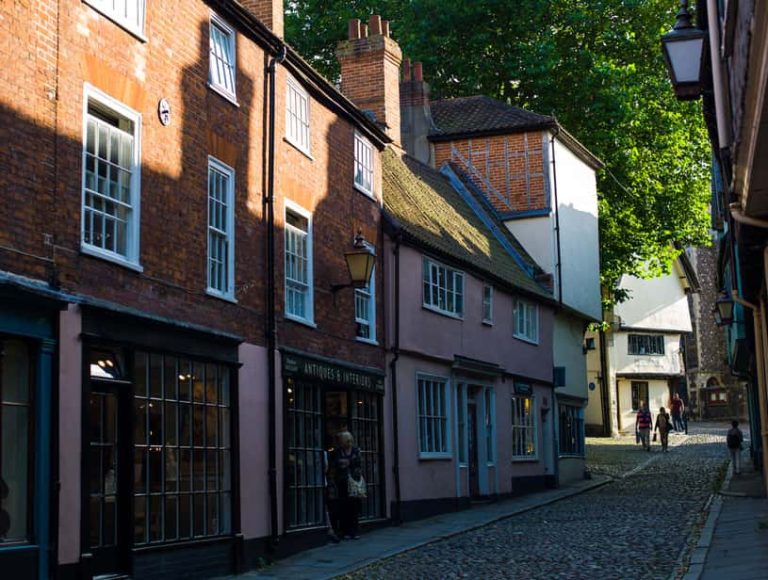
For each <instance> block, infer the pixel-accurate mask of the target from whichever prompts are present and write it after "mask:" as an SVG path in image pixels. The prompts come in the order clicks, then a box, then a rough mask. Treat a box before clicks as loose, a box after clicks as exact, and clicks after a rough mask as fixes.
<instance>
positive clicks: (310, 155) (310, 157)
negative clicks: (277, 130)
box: [283, 137, 315, 161]
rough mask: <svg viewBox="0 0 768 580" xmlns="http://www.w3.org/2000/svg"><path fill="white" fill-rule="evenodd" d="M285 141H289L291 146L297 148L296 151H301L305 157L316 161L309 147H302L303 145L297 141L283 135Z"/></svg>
mask: <svg viewBox="0 0 768 580" xmlns="http://www.w3.org/2000/svg"><path fill="white" fill-rule="evenodd" d="M283 141H285V142H286V143H288V145H290V146H291V147H293V148H294V149H296V151H298V152H299V153H301V154H302V155H303V156H304V157H306V158H307V159H309V160H310V161H314V160H315V158H314V157H312V154H311V153H310V152H309V149H304V147H302V146H301V145H298V144H297V143H296V142H294V141H293V140H292V139H290V138H288V137H283Z"/></svg>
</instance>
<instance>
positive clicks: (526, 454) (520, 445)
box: [512, 395, 538, 459]
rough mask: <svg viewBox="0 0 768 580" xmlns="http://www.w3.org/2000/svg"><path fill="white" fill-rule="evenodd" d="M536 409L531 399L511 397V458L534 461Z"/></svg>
mask: <svg viewBox="0 0 768 580" xmlns="http://www.w3.org/2000/svg"><path fill="white" fill-rule="evenodd" d="M535 408H536V405H535V399H534V398H533V397H524V396H519V395H513V396H512V458H513V459H536V457H538V445H537V437H536V414H535V413H534V409H535Z"/></svg>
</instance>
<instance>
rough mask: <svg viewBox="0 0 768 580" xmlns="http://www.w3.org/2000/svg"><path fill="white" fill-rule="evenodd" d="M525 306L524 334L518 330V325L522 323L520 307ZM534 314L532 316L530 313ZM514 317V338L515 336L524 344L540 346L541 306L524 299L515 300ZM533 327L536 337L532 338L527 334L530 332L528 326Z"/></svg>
mask: <svg viewBox="0 0 768 580" xmlns="http://www.w3.org/2000/svg"><path fill="white" fill-rule="evenodd" d="M521 306H523V307H524V310H523V317H524V319H525V320H524V326H525V327H526V328H524V329H523V331H522V332H520V330H519V328H518V323H519V322H520V319H519V314H518V312H519V311H520V307H521ZM531 311H532V312H533V315H531V314H530V312H531ZM512 316H513V324H512V336H514V337H515V338H516V339H518V340H522V341H524V342H529V343H531V344H539V337H540V328H539V318H540V317H539V305H538V304H536V303H535V302H531V301H529V300H525V299H523V298H515V301H514V306H513V308H512ZM529 324H530V325H531V328H532V329H533V330H534V331H535V336H534V337H531V336H529V335H528V334H527V331H528V328H527V327H528V325H529Z"/></svg>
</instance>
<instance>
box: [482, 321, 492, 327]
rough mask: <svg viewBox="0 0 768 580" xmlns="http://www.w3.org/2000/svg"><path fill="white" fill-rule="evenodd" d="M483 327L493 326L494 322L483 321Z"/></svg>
mask: <svg viewBox="0 0 768 580" xmlns="http://www.w3.org/2000/svg"><path fill="white" fill-rule="evenodd" d="M482 322H483V326H493V320H483V321H482Z"/></svg>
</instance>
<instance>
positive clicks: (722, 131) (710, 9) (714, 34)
mask: <svg viewBox="0 0 768 580" xmlns="http://www.w3.org/2000/svg"><path fill="white" fill-rule="evenodd" d="M717 2H718V0H707V28H708V29H709V54H710V60H711V64H712V87H713V90H714V93H715V117H716V119H717V140H718V141H719V142H720V143H719V144H720V149H721V150H723V149H726V148H728V146H730V144H731V140H730V136H729V133H730V132H729V130H728V129H729V127H730V125H729V123H728V122H727V116H726V112H725V111H726V109H725V91H724V90H723V63H722V61H721V60H720V22H719V11H718V9H717Z"/></svg>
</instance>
